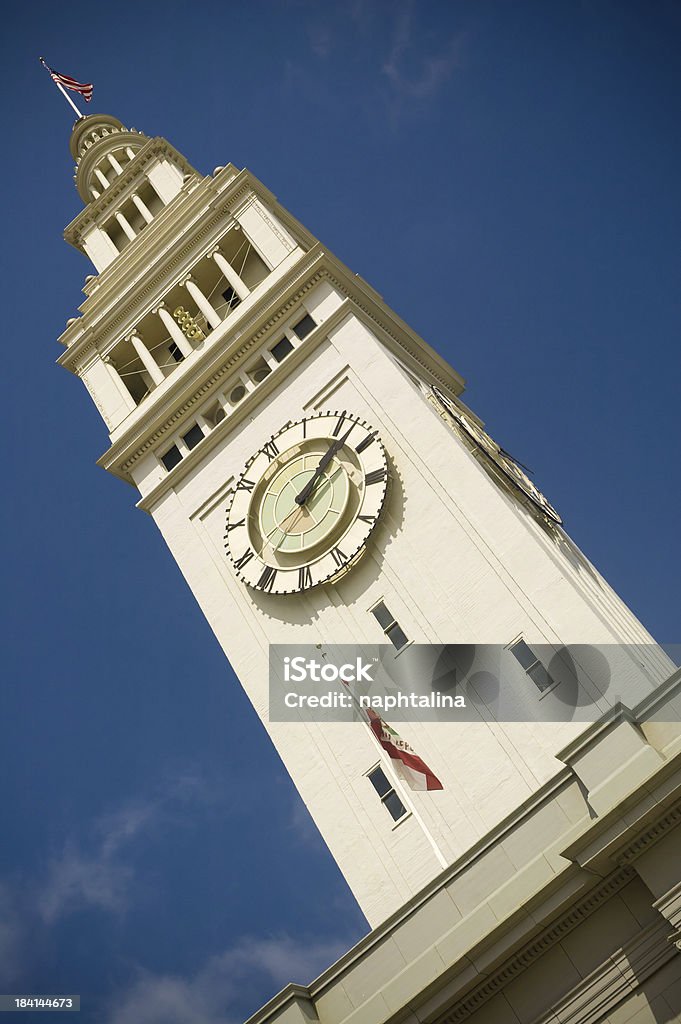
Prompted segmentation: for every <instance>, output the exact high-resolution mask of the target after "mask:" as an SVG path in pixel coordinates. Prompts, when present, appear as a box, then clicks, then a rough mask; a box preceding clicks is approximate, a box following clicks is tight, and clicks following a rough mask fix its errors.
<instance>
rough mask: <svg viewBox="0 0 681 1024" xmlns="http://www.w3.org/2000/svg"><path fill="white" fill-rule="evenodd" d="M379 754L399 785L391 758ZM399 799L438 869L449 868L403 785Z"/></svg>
mask: <svg viewBox="0 0 681 1024" xmlns="http://www.w3.org/2000/svg"><path fill="white" fill-rule="evenodd" d="M368 729H369V732H370V733H371V735H372V736H373V737H374V739H376V734H375V733H374V731H373V729H372V728H371V726H368ZM379 746H380V744H379ZM381 753H382V754H383V763H384V764H385V765H386V767H387V768H388V770H389V772H390V775H391V776H392V779H393V782H395V781H397V782H398V783H400V784H401V783H402V780H401V779H400V777H399V775H398V774H397V771H396V770H395V767H394V765H393V763H392V760H391V758H390V757H389V756H388V754H387V753H386V752H385V750H383V749H381ZM399 797H400V800H401V801H402V803H403V804H405V806H406V808H407V810H408V811H409V812H410V814H411V815H412V817H413V818H414V821H416V823H417V824H418V825H420V827H421V831H422V832H423V834H424V836H425V837H426V839H427V840H428V842H429V843H430V845H431V847H432V850H433V853H434V854H435V858H436V860H437V861H438V863H439V864H440V867H443V868H446V867H449V864H448V861H447V858H446V857H445V855H444V854H443V852H442V850H441V849H440V847H439V846H438V845H437V841H436V839H435V836H434V835H433V834H432V832H431V831H430V829H429V828H428V826H427V825H426V823H425V821H424V820H423V818H422V817H421V815H420V814H419V812H418V811H417V810H416V808H415V807H414V801H413V800H412V799H411V797H410V796H407V792H406V787H405V786H404V785H403V784H401V785H400V792H399Z"/></svg>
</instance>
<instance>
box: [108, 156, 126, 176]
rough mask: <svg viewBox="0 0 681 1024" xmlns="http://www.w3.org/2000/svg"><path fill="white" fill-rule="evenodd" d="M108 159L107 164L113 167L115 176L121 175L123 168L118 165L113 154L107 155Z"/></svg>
mask: <svg viewBox="0 0 681 1024" xmlns="http://www.w3.org/2000/svg"><path fill="white" fill-rule="evenodd" d="M108 159H109V163H110V164H111V166H112V167H113V169H114V171H115V172H116V174H122V173H123V168H122V167H121V165H120V164H119V162H118V160H117V159H116V157H115V156H114V155H113V153H109V154H108Z"/></svg>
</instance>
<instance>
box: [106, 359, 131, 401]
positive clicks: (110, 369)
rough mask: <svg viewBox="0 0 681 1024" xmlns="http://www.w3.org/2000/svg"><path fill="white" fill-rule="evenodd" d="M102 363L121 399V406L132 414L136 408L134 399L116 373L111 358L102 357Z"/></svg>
mask: <svg viewBox="0 0 681 1024" xmlns="http://www.w3.org/2000/svg"><path fill="white" fill-rule="evenodd" d="M102 362H103V363H104V366H105V367H106V371H107V373H108V374H109V377H110V378H111V380H112V382H113V385H114V387H115V388H116V391H117V392H118V394H119V395H120V397H121V398H122V400H123V404H124V405H125V407H126V408H127V409H128V410H129V411H130V412H132V410H133V409H136V408H137V403H136V402H135V399H134V398H133V397H132V395H131V394H130V392H129V391H128V387H127V385H126V383H125V381H124V380H123V378H122V377H121V375H120V373H119V372H118V370H117V369H116V367H115V366H114V364H113V363H112V362H111V356H103V357H102Z"/></svg>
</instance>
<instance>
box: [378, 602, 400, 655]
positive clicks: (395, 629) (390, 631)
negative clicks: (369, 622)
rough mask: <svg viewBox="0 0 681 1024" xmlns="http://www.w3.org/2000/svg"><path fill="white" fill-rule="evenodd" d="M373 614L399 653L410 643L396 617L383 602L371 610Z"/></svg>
mask: <svg viewBox="0 0 681 1024" xmlns="http://www.w3.org/2000/svg"><path fill="white" fill-rule="evenodd" d="M371 614H372V615H373V616H374V618H375V619H376V621H377V622H378V624H379V626H380V627H381V629H382V630H383V632H384V633H385V635H386V636H387V638H388V640H389V641H390V643H391V644H392V645H393V647H395V648H396V649H397V650H398V651H399V650H401V649H402V648H403V647H404V646H406V644H408V643H409V639H408V637H407V635H406V633H405V632H404V630H403V629H402V627H401V626H400V624H399V623H398V622H396V620H395V616H394V615H393V614H392V612H390V611H389V610H388V609H387V608H386V606H385V605H384V604H383V602H382V601H379V602H378V604H377V605H375V606H374V607H373V608H372V609H371Z"/></svg>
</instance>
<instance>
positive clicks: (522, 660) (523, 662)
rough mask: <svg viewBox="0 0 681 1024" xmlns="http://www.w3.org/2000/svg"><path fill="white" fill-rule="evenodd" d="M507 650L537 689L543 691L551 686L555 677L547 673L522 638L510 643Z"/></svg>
mask: <svg viewBox="0 0 681 1024" xmlns="http://www.w3.org/2000/svg"><path fill="white" fill-rule="evenodd" d="M509 650H510V652H511V654H512V655H513V657H514V658H515V659H516V661H517V662H518V664H519V665H520V666H521V667H522V668H523V669H524V671H525V672H526V674H527V675H528V676H529V677H530V679H531V680H532V682H533V683H534V685H535V686H536V687H537V689H538V690H540V691H541V692H542V693H543V692H544V690H548V689H549V688H550V687H551V686H553V684H554V683H555V679H554V678H553V676H551V675H550V674H549V672H548V671H547V670H546V668H545V667H544V666H543V665H542V663H541V661H540V660H539V658H538V657H537V655H536V654H535V653H534V651H533V650H532V648H531V647H529V646H528V645H527V644H526V643H525V641H524V640H523V639H522V638H521V639H520V640H516V641H515V642H514V643H512V644H511V646H510V648H509Z"/></svg>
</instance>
